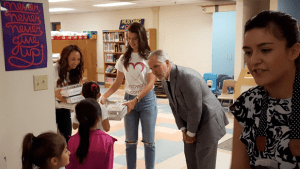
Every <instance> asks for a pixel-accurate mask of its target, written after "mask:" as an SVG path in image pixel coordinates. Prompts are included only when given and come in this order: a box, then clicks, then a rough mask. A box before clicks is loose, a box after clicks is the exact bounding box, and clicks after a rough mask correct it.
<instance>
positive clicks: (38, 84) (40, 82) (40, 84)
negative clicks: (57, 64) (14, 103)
mask: <svg viewBox="0 0 300 169" xmlns="http://www.w3.org/2000/svg"><path fill="white" fill-rule="evenodd" d="M33 88H34V91H39V90H48V76H47V75H39V76H33Z"/></svg>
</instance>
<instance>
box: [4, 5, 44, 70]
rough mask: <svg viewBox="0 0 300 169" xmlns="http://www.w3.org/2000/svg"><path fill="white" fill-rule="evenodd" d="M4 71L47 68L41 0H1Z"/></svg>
mask: <svg viewBox="0 0 300 169" xmlns="http://www.w3.org/2000/svg"><path fill="white" fill-rule="evenodd" d="M1 17H2V30H3V43H4V57H5V70H6V71H13V70H24V69H37V68H44V67H47V41H46V32H45V22H44V10H43V4H42V3H31V2H17V1H1Z"/></svg>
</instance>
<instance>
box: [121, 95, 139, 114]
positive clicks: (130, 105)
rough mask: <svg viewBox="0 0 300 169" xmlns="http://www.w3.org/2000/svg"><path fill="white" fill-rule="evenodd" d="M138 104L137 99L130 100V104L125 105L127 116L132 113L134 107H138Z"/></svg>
mask: <svg viewBox="0 0 300 169" xmlns="http://www.w3.org/2000/svg"><path fill="white" fill-rule="evenodd" d="M136 103H137V99H135V98H134V99H133V100H130V101H129V102H126V103H123V105H126V106H127V114H129V113H130V112H131V110H133V109H134V106H135V105H136Z"/></svg>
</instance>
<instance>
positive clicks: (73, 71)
mask: <svg viewBox="0 0 300 169" xmlns="http://www.w3.org/2000/svg"><path fill="white" fill-rule="evenodd" d="M83 71H84V68H83V56H82V53H81V50H80V49H79V48H78V46H76V45H69V46H67V47H65V48H64V49H63V50H62V52H61V54H60V59H59V61H58V62H57V63H55V64H54V87H55V98H56V99H57V100H59V101H61V102H63V103H66V102H67V101H66V100H65V99H64V97H63V96H62V95H61V94H60V91H61V90H62V89H58V88H61V87H64V86H68V85H72V84H77V83H80V82H81V81H82V76H83ZM56 124H57V127H58V130H59V131H60V133H61V134H62V135H63V136H64V137H65V138H66V141H67V142H68V141H69V137H70V136H71V134H72V124H71V113H70V110H69V109H64V108H56Z"/></svg>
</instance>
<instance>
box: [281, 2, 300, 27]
mask: <svg viewBox="0 0 300 169" xmlns="http://www.w3.org/2000/svg"><path fill="white" fill-rule="evenodd" d="M277 10H278V11H280V12H284V13H287V14H290V15H291V16H292V17H294V18H296V19H297V20H298V23H299V24H300V1H299V0H278V9H277Z"/></svg>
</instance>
